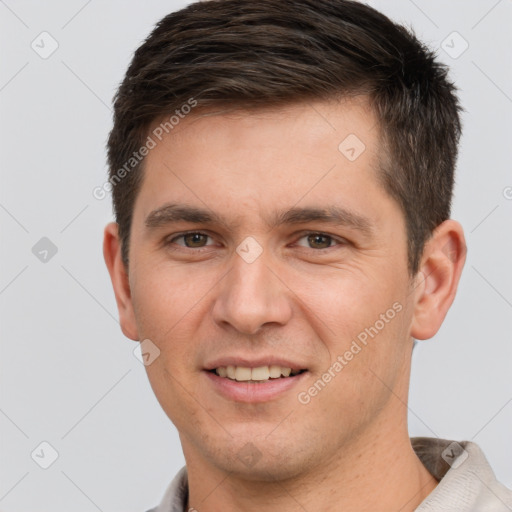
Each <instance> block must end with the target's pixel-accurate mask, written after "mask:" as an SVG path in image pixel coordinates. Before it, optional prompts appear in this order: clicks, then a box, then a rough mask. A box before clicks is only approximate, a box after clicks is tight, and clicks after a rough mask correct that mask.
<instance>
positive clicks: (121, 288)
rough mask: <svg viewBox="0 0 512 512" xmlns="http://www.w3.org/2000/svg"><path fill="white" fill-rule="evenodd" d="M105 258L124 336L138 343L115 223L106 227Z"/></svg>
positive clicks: (126, 275) (126, 276) (104, 240)
mask: <svg viewBox="0 0 512 512" xmlns="http://www.w3.org/2000/svg"><path fill="white" fill-rule="evenodd" d="M103 257H104V258H105V263H106V265H107V268H108V272H109V274H110V279H111V281H112V286H113V288H114V294H115V296H116V302H117V309H118V311H119V322H120V324H121V329H122V331H123V334H124V335H125V336H126V337H128V338H130V339H131V340H134V341H138V340H139V336H138V332H137V324H136V322H135V314H134V311H133V304H132V297H131V290H130V283H129V280H128V274H127V271H126V268H125V265H124V263H123V261H122V257H121V241H120V239H119V234H118V225H117V223H115V222H111V223H110V224H108V225H107V226H106V227H105V231H104V237H103Z"/></svg>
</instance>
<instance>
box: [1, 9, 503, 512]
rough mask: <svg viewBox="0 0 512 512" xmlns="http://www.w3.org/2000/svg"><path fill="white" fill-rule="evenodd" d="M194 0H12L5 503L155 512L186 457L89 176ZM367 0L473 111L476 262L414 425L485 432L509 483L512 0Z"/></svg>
mask: <svg viewBox="0 0 512 512" xmlns="http://www.w3.org/2000/svg"><path fill="white" fill-rule="evenodd" d="M186 3H187V2H179V1H157V0H149V1H147V2H127V1H126V0H124V1H121V0H103V1H101V2H100V1H99V0H89V1H84V0H66V1H64V0H59V1H56V0H53V1H46V2H37V1H35V0H24V1H16V0H1V1H0V48H1V49H0V52H1V56H0V130H1V133H0V141H1V142H0V143H1V153H0V165H1V173H2V175H1V186H0V222H1V241H2V243H1V265H0V307H1V325H0V329H1V332H0V340H1V353H0V379H1V394H0V435H1V446H0V448H1V453H0V465H1V468H0V511H4V512H5V511H9V512H21V511H28V510H30V511H33V512H37V511H49V510H52V511H53V512H64V511H69V510H73V511H75V512H85V511H91V510H100V511H105V512H106V511H125V512H143V511H145V510H146V509H148V508H150V507H152V506H154V505H156V504H157V503H158V502H159V501H160V499H161V497H162V494H163V492H164V490H165V488H166V486H167V485H168V483H169V482H170V480H171V478H172V477H173V476H174V474H175V473H176V472H177V470H178V469H179V468H180V467H181V466H182V465H183V464H184V459H183V455H182V452H181V448H180V444H179V438H178V435H177V432H176V430H175V428H174V426H173V425H172V424H171V422H170V421H169V420H168V418H167V417H166V415H165V414H164V413H163V411H162V410H161V408H160V406H159V404H158V402H157V401H156V398H155V397H154V395H153V393H152V390H151V388H150V386H149V383H148V380H147V377H146V373H145V370H144V366H143V365H142V364H141V363H140V362H139V360H138V359H137V358H136V357H135V356H134V352H133V351H134V349H135V347H136V346H137V343H135V342H132V341H130V340H127V339H126V338H124V336H123V335H122V333H121V331H120V328H119V324H118V321H117V310H116V305H115V301H114V295H113V292H112V289H111V284H110V280H109V277H108V274H107V270H106V268H105V265H104V262H103V257H102V250H101V244H102V233H103V227H104V225H105V224H106V223H107V222H109V221H110V220H112V218H113V217H112V210H111V204H110V197H109V196H107V197H106V198H105V199H103V200H98V199H96V198H95V197H93V194H92V191H93V189H94V187H97V186H101V185H102V184H103V183H104V182H105V180H106V173H107V168H106V164H105V142H106V138H107V135H108V132H109V130H110V128H111V121H112V120H111V100H112V97H113V94H114V92H115V89H116V87H117V86H118V84H119V82H120V81H121V80H122V77H123V75H124V72H125V70H126V67H127V65H128V63H129V61H130V59H131V56H132V53H133V51H134V50H135V49H136V48H137V47H138V46H139V45H140V43H141V42H142V40H143V39H144V38H145V37H146V36H147V35H148V33H149V32H150V30H151V29H152V27H153V26H154V24H155V23H156V22H157V21H158V20H159V19H160V18H162V17H163V16H164V15H165V14H168V13H169V12H170V11H173V10H176V9H178V8H180V7H182V6H184V5H185V4H186ZM370 4H371V5H373V6H374V7H377V8H378V9H380V10H382V11H383V12H384V13H386V14H388V15H389V16H391V17H392V18H393V19H395V20H398V21H400V22H403V23H405V24H406V25H407V26H410V27H413V29H414V30H415V32H416V33H417V35H418V36H419V37H420V38H421V39H422V40H424V41H425V42H426V43H427V44H429V45H430V46H431V47H432V48H434V49H437V51H438V53H439V56H440V59H441V60H442V61H444V62H447V63H448V64H449V65H450V67H451V76H452V78H453V79H454V80H455V82H456V84H457V85H458V87H459V88H460V97H461V100H462V104H463V106H464V108H465V110H466V112H465V113H464V116H463V122H464V135H463V139H462V144H461V153H460V158H459V162H458V167H457V184H456V189H455V200H454V208H453V215H452V217H453V218H455V219H457V220H459V221H460V222H461V223H462V225H463V227H464V229H465V233H466V237H467V244H468V256H467V262H466V267H465V270H464V272H463V275H462V280H461V282H460V286H459V291H458V294H457V297H456V299H455V302H454V304H453V306H452V308H451V310H450V312H449V314H448V316H447V318H446V320H445V322H444V324H443V326H442V328H441V330H440V331H439V333H438V334H437V335H436V336H435V337H434V338H433V339H432V340H428V341H423V342H419V344H418V346H417V347H416V349H415V352H414V356H413V370H412V382H411V396H410V404H409V410H410V414H409V419H410V423H409V425H410V434H411V436H422V435H426V436H432V437H435V436H438V437H442V438H448V439H454V440H459V441H460V440H472V441H474V442H476V443H478V444H479V445H480V446H481V447H482V449H483V450H484V452H485V454H486V455H487V457H488V459H489V461H490V463H491V465H492V466H493V468H494V470H495V472H496V474H497V476H498V478H499V479H500V480H501V481H502V482H503V483H504V484H506V485H508V486H509V487H512V378H511V370H512V364H511V361H512V343H511V333H512V320H511V319H512V270H511V253H512V241H511V234H512V173H511V167H510V165H511V164H510V162H511V143H512V138H511V136H512V122H511V119H512V66H511V58H510V50H511V47H512V30H511V27H512V2H511V1H510V0H501V1H497V0H478V1H477V0H473V1H468V0H456V1H453V0H452V1H446V0H415V1H412V0H396V1H392V2H391V1H383V0H382V1H373V2H370ZM42 33H45V34H42ZM56 45H58V47H56ZM55 48H56V49H55ZM52 50H54V51H53V53H51V52H52ZM49 53H51V54H50V55H48V54H49ZM43 57H44V58H43ZM41 443H48V444H43V445H41ZM55 457H57V458H56V460H55V461H54V462H53V464H51V466H50V467H48V468H47V469H43V468H42V467H41V465H44V464H48V463H50V462H52V460H53V458H55Z"/></svg>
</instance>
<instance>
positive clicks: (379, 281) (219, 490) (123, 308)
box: [104, 98, 465, 512]
mask: <svg viewBox="0 0 512 512" xmlns="http://www.w3.org/2000/svg"><path fill="white" fill-rule="evenodd" d="M349 134H356V135H357V137H358V138H359V139H360V140H361V141H363V142H364V144H365V146H366V149H365V151H364V152H363V153H362V154H361V155H360V156H359V157H358V158H357V159H356V160H354V161H349V159H347V158H346V156H345V155H344V154H342V152H340V151H339V150H338V146H339V144H340V142H342V141H343V140H344V139H345V138H346V137H347V135H349ZM378 137H379V132H378V124H377V122H376V119H375V117H374V115H373V113H372V111H371V110H370V109H369V108H368V106H367V103H366V101H365V99H364V98H358V99H352V100H350V101H348V100H343V101H338V102H329V103H327V102H317V103H311V104H305V103H300V104H294V105H289V106H286V107H282V108H275V109H268V110H265V111H262V110H260V111H252V112H242V111H234V112H230V113H217V114H214V115H207V116H204V115H194V116H192V115H190V116H188V117H187V118H186V119H184V120H182V121H181V122H180V124H179V125H178V126H176V127H175V129H174V130H173V131H172V132H170V133H169V134H168V135H167V136H166V137H165V138H164V139H163V141H162V142H160V143H159V144H158V145H157V146H156V147H155V148H154V149H153V150H151V151H150V153H149V155H148V156H147V157H146V166H145V175H144V179H143V183H142V187H141V189H140V192H139V195H138V197H137V200H136V203H135V206H134V214H133V225H132V230H131V241H130V248H129V258H130V265H129V269H126V268H125V267H124V265H123V264H122V260H121V254H120V242H119V238H118V235H117V225H116V224H115V223H112V224H109V225H108V226H107V227H106V229H105V239H104V255H105V260H106V263H107V266H108V269H109V272H110V275H111V278H112V282H113V286H114V291H115V295H116V300H117V305H118V308H119V314H120V322H121V327H122V330H123V332H124V334H125V335H126V336H127V337H128V338H130V339H132V340H144V339H150V340H151V341H152V343H154V344H155V345H156V346H157V347H158V348H159V350H160V355H159V356H158V357H157V358H156V359H155V360H154V361H153V362H152V363H151V364H150V365H148V366H147V367H146V369H147V374H148V377H149V380H150V383H151V386H152V388H153V390H154V392H155V395H156V397H157V399H158V400H159V402H160V404H161V406H162V408H163V409H164V411H165V412H166V414H167V415H168V416H169V418H170V419H171V421H172V422H173V423H174V424H175V425H176V427H177V429H178V431H179V433H180V439H181V442H182V447H183V451H184V455H185V459H186V463H187V467H188V475H189V503H188V506H187V509H188V507H194V508H195V509H197V510H198V511H199V512H209V511H218V510H225V511H235V510H237V511H239V510H245V511H253V510H254V511H256V510H270V509H272V510H280V511H285V512H286V511H292V510H293V511H295V510H309V511H312V510H316V511H323V510H325V511H327V510H340V511H341V510H343V511H354V512H355V511H357V512H361V511H375V510H379V511H388V510H389V511H398V510H400V511H402V512H405V511H412V510H414V509H415V508H416V507H417V506H418V505H419V504H420V503H421V501H423V499H424V498H425V497H426V496H427V495H428V494H429V493H430V492H431V491H432V490H433V489H434V488H435V485H436V484H437V482H436V480H435V479H434V478H433V477H432V476H431V475H430V474H429V473H428V471H427V470H426V469H425V468H424V466H423V465H422V464H421V462H420V461H419V459H418V458H417V456H416V454H415V453H414V451H413V449H412V447H411V444H410V441H409V436H408V431H407V407H406V404H407V398H408V387H409V375H410V366H411V352H412V343H413V338H416V339H420V340H421V339H427V338H430V337H432V336H433V335H434V334H435V333H436V332H437V330H438V329H439V327H440V326H441V323H442V322H443V320H444V318H445V315H446V313H447V311H448V309H449V307H450V305H451V304H452V301H453V299H454V297H455V293H456V289H457V285H458V282H459V278H460V274H461V272H462V268H463V266H464V261H465V242H464V235H463V231H462V227H461V225H460V224H459V223H458V222H456V221H454V220H447V221H445V222H443V223H442V224H441V225H440V226H438V228H437V229H436V230H435V232H434V233H433V235H432V237H431V239H430V240H429V241H428V242H427V244H426V246H425V250H424V253H423V256H422V259H421V267H420V271H419V272H418V273H417V274H416V275H415V276H414V277H411V276H409V274H408V271H407V245H406V244H407V238H406V231H405V220H404V216H403V213H402V211H401V209H400V208H399V206H398V204H397V203H396V202H395V201H394V200H393V199H392V198H391V197H390V196H389V195H388V194H387V193H386V192H385V191H384V190H383V189H382V188H381V187H380V185H379V184H378V181H377V179H376V172H377V166H378V155H379V142H378ZM174 202H176V203H185V204H187V205H191V206H196V207H199V208H206V209H208V210H209V211H213V212H215V213H217V214H218V215H220V216H221V217H222V218H223V223H218V222H214V223H211V224H206V223H199V224H195V223H191V222H183V221H179V222H175V223H168V224H164V225H160V226H158V227H153V228H151V229H150V228H148V227H147V226H145V220H146V218H147V217H148V215H150V213H151V212H152V211H154V210H155V209H157V208H159V207H161V206H162V205H165V204H167V203H174ZM328 205H338V206H343V207H344V208H347V209H350V210H352V211H354V212H357V213H358V214H360V215H364V216H365V217H366V218H367V219H368V220H369V223H370V225H371V228H372V233H371V234H370V235H368V234H365V233H364V232H362V231H361V230H360V229H358V228H356V227H350V226H345V225H342V224H340V225H338V224H334V225H333V224H327V223H325V222H324V221H309V222H305V223H302V224H292V225H290V224H285V225H280V226H276V227H274V228H269V227H268V225H267V223H266V221H267V220H268V218H269V217H272V215H273V214H274V213H275V212H277V211H281V210H286V209H289V208H291V207H295V206H297V207H299V206H300V207H306V206H307V207H319V208H323V207H326V206H328ZM197 231H199V232H202V233H205V234H206V235H208V237H199V239H197V238H196V239H193V240H191V239H190V238H188V239H187V240H185V239H184V238H173V237H177V236H179V235H180V234H182V233H183V232H197ZM311 233H323V234H325V235H327V238H320V239H319V241H318V239H313V240H312V241H311V239H310V238H308V234H311ZM248 236H251V237H253V238H255V239H256V240H257V242H258V243H259V244H260V246H261V248H262V250H263V252H262V253H261V255H260V256H259V257H258V258H257V259H256V260H255V261H254V262H252V263H247V262H246V261H245V260H244V259H243V258H242V257H240V256H239V254H238V253H237V252H236V248H237V247H238V246H239V244H240V243H241V242H242V241H243V240H244V239H245V238H246V237H248ZM329 236H330V237H331V238H329ZM313 238H314V237H313ZM171 239H172V240H171ZM187 241H188V245H189V247H187V246H186V244H187ZM165 242H166V243H165ZM322 248H324V249H323V250H321V249H322ZM396 303H399V304H400V305H401V306H402V308H401V310H400V312H399V313H397V314H396V316H394V318H393V319H392V320H390V321H389V322H387V323H386V324H385V326H384V328H382V329H381V330H379V332H378V334H377V335H376V336H375V337H374V338H373V339H371V338H370V339H369V340H368V344H367V345H366V346H364V347H363V348H362V349H361V351H360V352H358V353H357V355H355V356H354V357H353V359H352V360H350V361H348V362H347V364H346V365H345V366H344V367H343V369H342V370H341V371H339V372H337V373H336V376H335V377H334V378H332V379H331V380H330V382H329V383H328V384H327V385H326V386H325V387H324V388H323V389H321V391H320V392H318V393H317V394H316V396H314V397H312V398H311V400H310V401H309V403H307V404H303V403H300V402H299V400H298V398H297V394H298V393H299V392H301V391H307V390H308V388H310V387H311V386H312V385H313V384H314V383H315V382H316V381H317V380H318V379H319V378H320V377H321V376H322V374H324V373H325V372H326V371H327V370H328V369H329V367H331V366H332V364H333V362H334V361H336V358H337V356H339V355H343V354H344V353H345V352H346V351H347V350H348V349H349V348H350V346H351V343H352V341H353V340H354V339H356V336H357V335H358V334H359V333H361V332H362V331H364V329H365V328H368V327H370V326H373V325H375V323H376V321H377V320H379V318H381V317H380V315H381V314H384V313H386V311H387V310H389V309H390V308H392V305H393V304H396ZM260 354H265V355H267V354H273V355H275V356H277V357H284V358H288V359H292V360H294V361H298V362H300V363H301V364H303V365H304V366H303V367H304V368H307V370H308V373H307V374H305V375H304V376H303V378H302V380H301V382H300V385H299V386H296V387H294V388H293V389H291V390H289V391H286V392H285V393H283V394H281V395H280V396H278V397H276V398H274V399H272V400H269V401H267V402H264V403H258V404H255V403H241V402H235V401H233V400H228V399H226V398H225V397H224V396H221V395H220V394H219V393H218V392H216V391H215V389H214V388H213V386H212V385H211V383H210V381H209V379H208V378H207V376H206V374H205V372H204V371H203V369H204V368H205V365H206V364H207V363H208V362H211V361H212V360H213V359H214V358H216V357H220V356H229V355H237V356H244V357H249V358H251V357H256V356H258V355H260ZM248 443H249V444H248ZM248 447H249V448H248ZM248 449H249V450H250V451H251V453H253V454H256V456H255V457H254V460H252V461H251V462H250V463H249V464H248V463H246V462H247V461H246V462H244V461H243V460H242V459H241V458H240V454H241V453H242V454H243V453H246V451H247V450H248ZM244 450H245V451H244Z"/></svg>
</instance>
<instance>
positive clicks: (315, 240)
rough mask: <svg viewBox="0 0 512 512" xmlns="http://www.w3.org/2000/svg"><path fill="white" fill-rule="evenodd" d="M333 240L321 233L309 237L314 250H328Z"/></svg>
mask: <svg viewBox="0 0 512 512" xmlns="http://www.w3.org/2000/svg"><path fill="white" fill-rule="evenodd" d="M331 242H332V238H331V237H330V236H328V235H322V234H319V233H316V234H313V235H308V243H309V244H310V246H312V248H313V249H327V248H328V247H330V246H331Z"/></svg>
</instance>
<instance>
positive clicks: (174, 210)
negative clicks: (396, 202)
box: [145, 203, 374, 236]
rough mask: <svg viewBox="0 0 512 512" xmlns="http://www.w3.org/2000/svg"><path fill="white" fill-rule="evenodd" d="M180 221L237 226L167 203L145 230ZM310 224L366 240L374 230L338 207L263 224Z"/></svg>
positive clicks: (297, 210)
mask: <svg viewBox="0 0 512 512" xmlns="http://www.w3.org/2000/svg"><path fill="white" fill-rule="evenodd" d="M180 221H182V222H189V223H191V224H220V225H222V226H224V227H226V228H228V229H233V228H234V227H236V226H237V225H238V224H236V225H233V224H232V225H231V226H230V224H229V222H228V221H227V220H226V219H224V218H223V217H221V216H220V215H218V214H217V213H215V212H213V211H211V210H208V209H204V208H198V207H195V206H190V205H185V204H178V203H168V204H165V205H163V206H161V207H159V208H157V209H156V210H153V211H152V212H151V213H150V214H149V215H148V216H147V217H146V220H145V225H146V228H148V229H156V228H160V227H162V226H166V225H168V224H171V223H173V222H180ZM314 221H317V222H323V223H326V224H332V225H335V226H344V227H348V228H352V229H355V230H357V231H360V232H362V233H363V234H365V235H367V236H371V235H373V233H374V226H373V224H372V222H371V221H370V219H369V218H368V217H365V216H364V215H361V214H359V213H356V212H354V211H351V210H348V209H346V208H342V207H340V206H328V207H326V208H316V207H293V208H290V209H288V210H284V211H281V212H277V213H276V214H274V215H273V216H272V217H271V218H268V219H266V224H267V226H268V227H269V228H271V229H274V228H276V227H278V226H282V225H293V224H305V223H308V222H314Z"/></svg>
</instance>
